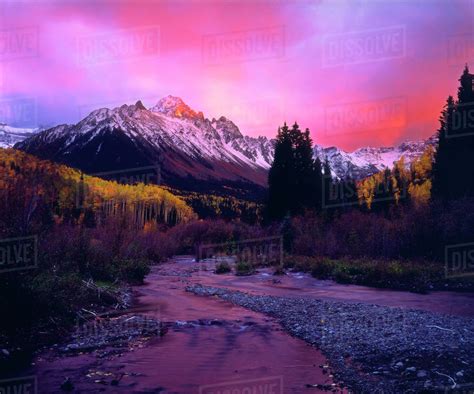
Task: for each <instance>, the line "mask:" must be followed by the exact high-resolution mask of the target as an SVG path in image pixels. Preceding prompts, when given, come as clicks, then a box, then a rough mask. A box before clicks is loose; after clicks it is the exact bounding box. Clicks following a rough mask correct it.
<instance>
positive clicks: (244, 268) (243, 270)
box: [235, 261, 255, 276]
mask: <svg viewBox="0 0 474 394" xmlns="http://www.w3.org/2000/svg"><path fill="white" fill-rule="evenodd" d="M254 272H255V270H254V269H253V266H252V264H251V263H249V262H246V261H239V262H238V263H237V265H236V266H235V274H236V275H237V276H246V275H252V274H253V273H254Z"/></svg>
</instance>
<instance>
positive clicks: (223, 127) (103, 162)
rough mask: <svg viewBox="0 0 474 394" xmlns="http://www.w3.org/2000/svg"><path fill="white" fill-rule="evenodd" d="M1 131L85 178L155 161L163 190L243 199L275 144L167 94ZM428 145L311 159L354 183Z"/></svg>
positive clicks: (258, 187) (262, 179) (255, 187)
mask: <svg viewBox="0 0 474 394" xmlns="http://www.w3.org/2000/svg"><path fill="white" fill-rule="evenodd" d="M3 127H4V129H3V130H4V139H3V140H5V141H7V140H8V137H7V134H8V132H9V130H11V131H10V134H9V135H10V136H11V141H14V140H15V138H17V139H20V138H21V137H23V138H24V137H27V138H26V139H24V140H23V141H20V142H17V143H16V144H15V148H17V149H20V150H23V151H26V152H28V153H31V154H34V155H36V156H39V157H41V158H46V159H50V160H53V161H56V162H60V163H64V164H67V165H70V166H72V167H76V168H79V169H81V170H83V171H85V172H87V173H98V172H104V171H116V170H123V169H128V168H137V167H142V166H150V165H155V164H156V163H160V168H161V179H162V181H163V183H164V184H167V185H169V186H172V187H176V188H181V189H185V190H193V191H205V192H214V193H217V194H221V193H230V194H233V193H234V194H237V195H240V196H242V195H247V197H249V196H251V195H256V194H260V193H262V192H263V191H264V189H265V186H266V181H267V172H268V169H269V168H270V166H271V163H272V161H273V151H274V146H275V140H274V139H269V138H266V137H249V136H245V135H243V134H242V133H241V131H240V130H239V128H238V127H237V126H236V125H235V123H233V122H232V121H231V120H230V119H227V118H226V117H224V116H221V117H219V118H218V119H215V118H213V119H208V118H205V117H204V115H203V113H202V112H197V111H195V110H193V109H192V108H190V107H189V106H188V105H186V104H185V103H184V102H183V100H182V99H180V98H179V97H173V96H167V97H164V98H162V99H161V100H159V101H158V103H157V104H156V105H155V106H153V107H151V108H148V109H147V108H145V106H144V105H143V104H142V103H141V101H138V102H137V103H136V104H134V105H122V106H121V107H117V108H114V109H108V108H101V109H97V110H95V111H93V112H91V113H90V114H89V115H88V116H86V117H85V118H84V119H82V120H81V121H80V122H78V123H76V124H72V125H68V124H63V125H59V126H56V127H53V128H50V129H47V130H42V131H40V132H35V131H25V130H27V129H21V130H23V132H22V134H21V133H19V132H18V133H16V134H15V131H14V130H13V129H11V128H6V127H7V126H3ZM1 131H2V130H1V129H0V132H1ZM20 134H21V136H20ZM31 134H33V135H31ZM8 141H10V140H8ZM434 143H435V139H434V138H433V137H432V138H430V139H428V140H425V141H416V142H405V143H402V144H400V145H398V146H396V147H381V148H371V147H367V148H360V149H357V150H355V151H353V152H345V151H343V150H341V149H339V148H336V147H325V148H323V147H321V146H319V145H315V146H314V154H315V156H319V157H320V159H321V160H326V159H327V160H328V161H329V163H330V165H331V168H332V171H333V175H334V176H337V177H338V178H344V177H352V178H354V179H362V178H365V177H367V176H370V175H372V174H374V173H376V172H378V171H380V170H383V169H385V168H387V167H388V168H390V167H392V165H393V162H394V161H396V160H398V159H400V157H401V156H405V159H406V162H407V163H410V162H411V161H412V160H413V159H414V158H417V157H419V156H420V155H421V154H422V153H423V151H424V150H425V149H426V147H427V146H428V145H434Z"/></svg>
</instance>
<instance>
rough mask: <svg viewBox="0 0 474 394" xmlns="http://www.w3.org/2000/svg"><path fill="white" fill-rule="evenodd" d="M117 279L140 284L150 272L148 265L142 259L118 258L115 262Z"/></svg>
mask: <svg viewBox="0 0 474 394" xmlns="http://www.w3.org/2000/svg"><path fill="white" fill-rule="evenodd" d="M116 264H117V266H118V272H119V279H121V280H123V281H125V282H127V283H130V284H138V285H140V284H142V283H143V280H144V279H145V276H147V275H148V274H149V273H150V266H149V264H148V262H146V261H144V260H120V261H118V262H117V263H116Z"/></svg>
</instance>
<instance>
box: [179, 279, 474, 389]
mask: <svg viewBox="0 0 474 394" xmlns="http://www.w3.org/2000/svg"><path fill="white" fill-rule="evenodd" d="M187 291H189V292H192V293H193V294H197V295H201V296H214V297H219V298H220V299H222V300H225V301H229V302H232V303H233V304H235V305H239V306H242V307H245V308H248V309H251V310H253V311H256V312H260V313H265V314H267V315H270V316H272V317H275V318H277V319H278V320H279V321H280V323H281V324H282V326H283V327H284V328H285V330H287V331H288V332H289V333H291V334H292V335H293V336H295V337H298V338H301V339H303V340H305V341H306V342H308V343H310V344H312V345H314V346H316V347H318V348H319V349H321V350H322V352H323V353H324V355H325V356H326V357H328V359H329V362H330V363H331V365H332V366H333V367H334V369H335V372H334V374H335V376H336V378H337V379H338V380H340V381H343V382H344V383H345V384H346V385H347V386H348V387H349V389H352V390H354V391H356V392H383V393H388V392H390V393H397V392H407V391H408V392H420V391H427V392H436V391H440V392H445V391H447V390H450V389H454V388H458V389H459V388H462V389H468V388H469V387H471V386H470V385H472V384H473V382H474V322H473V321H472V319H469V318H465V317H458V316H448V315H441V314H434V313H430V312H427V311H420V310H410V309H403V308H393V307H386V306H377V305H370V304H365V303H345V302H335V301H329V300H317V299H310V298H294V297H292V298H288V297H275V296H262V295H250V294H245V293H242V292H240V291H229V290H226V289H222V288H215V287H211V286H202V285H200V284H195V285H192V286H189V287H188V288H187ZM472 388H474V385H473V387H471V389H472Z"/></svg>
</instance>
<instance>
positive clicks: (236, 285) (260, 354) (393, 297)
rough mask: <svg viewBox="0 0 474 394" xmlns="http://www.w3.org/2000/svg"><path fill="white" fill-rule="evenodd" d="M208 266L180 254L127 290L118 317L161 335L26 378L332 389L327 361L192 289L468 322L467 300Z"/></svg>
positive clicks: (165, 388) (50, 382)
mask: <svg viewBox="0 0 474 394" xmlns="http://www.w3.org/2000/svg"><path fill="white" fill-rule="evenodd" d="M196 267H199V268H196ZM209 268H210V267H209V266H206V265H205V264H204V265H200V264H196V263H194V262H193V260H192V258H191V257H186V256H182V257H177V258H175V259H173V261H171V262H169V263H166V264H164V265H161V266H159V267H154V268H153V270H152V273H151V274H150V275H149V276H148V277H147V279H146V283H145V285H144V286H139V287H136V288H135V293H136V304H135V306H134V308H132V309H131V310H129V311H127V314H130V315H137V314H140V315H146V316H152V317H155V318H157V319H160V320H162V321H164V322H166V323H168V326H169V329H168V332H167V333H166V334H165V335H164V336H163V337H161V338H154V339H151V340H149V341H148V342H145V343H144V344H143V346H142V347H138V348H134V349H133V351H130V352H125V353H123V354H122V355H121V356H120V357H113V358H107V357H106V358H102V359H99V358H97V357H96V356H95V355H88V354H84V355H79V356H75V357H63V358H59V359H58V358H54V357H50V356H49V355H48V354H44V355H42V356H41V358H38V359H37V360H36V363H35V367H34V368H33V369H32V370H31V371H29V373H31V374H33V375H35V376H36V379H37V385H38V392H39V393H43V392H44V393H53V392H64V391H61V389H60V385H61V383H62V382H63V381H64V379H65V377H66V376H68V377H70V378H71V381H72V382H73V383H74V387H75V391H74V392H113V393H129V392H135V393H203V394H204V393H207V394H209V393H214V394H218V393H219V394H244V393H245V394H276V393H278V394H280V393H317V392H321V390H320V389H317V388H314V387H307V385H315V384H326V385H330V384H331V383H333V381H332V379H331V375H330V372H327V370H326V369H323V368H321V366H322V365H325V364H327V362H326V360H325V358H324V356H323V355H322V354H321V353H320V352H319V351H318V350H317V349H315V348H313V347H311V346H309V345H307V344H306V343H305V342H303V341H301V340H299V339H295V338H293V337H291V336H290V335H288V334H286V333H285V332H284V331H282V330H281V327H280V326H279V325H278V323H276V322H275V321H274V320H273V319H271V318H268V317H266V316H264V315H261V314H258V313H254V312H252V311H249V310H246V309H244V308H241V307H237V306H234V305H232V304H229V303H228V302H225V301H222V300H219V299H217V298H207V297H206V298H203V297H198V296H195V295H193V294H190V293H187V292H186V291H185V287H186V286H187V285H189V284H191V283H202V284H205V285H211V286H216V287H223V288H224V287H225V288H229V289H235V290H241V291H245V292H249V293H253V294H268V295H277V296H304V297H315V298H321V299H333V300H340V301H346V302H368V303H373V304H380V305H386V306H401V307H407V308H414V309H425V310H430V311H434V312H439V313H446V314H456V315H469V316H473V315H474V310H473V308H472V307H471V306H470V305H472V302H473V301H474V295H473V294H462V293H449V292H435V293H431V294H430V295H419V294H412V293H406V292H398V291H388V290H377V289H370V288H366V287H361V286H346V285H338V284H335V283H333V282H330V281H318V280H315V279H313V278H311V277H310V276H308V275H306V274H301V273H290V274H288V275H286V276H283V277H274V276H273V275H271V273H270V271H268V270H260V272H259V273H258V274H256V275H253V276H249V277H237V276H234V275H231V274H226V275H215V274H213V273H212V272H211V270H210V269H209ZM122 374H124V375H123V377H122V378H121V380H120V383H119V384H118V385H116V386H111V385H110V382H111V380H112V379H113V378H118V377H120V376H121V375H122Z"/></svg>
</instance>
